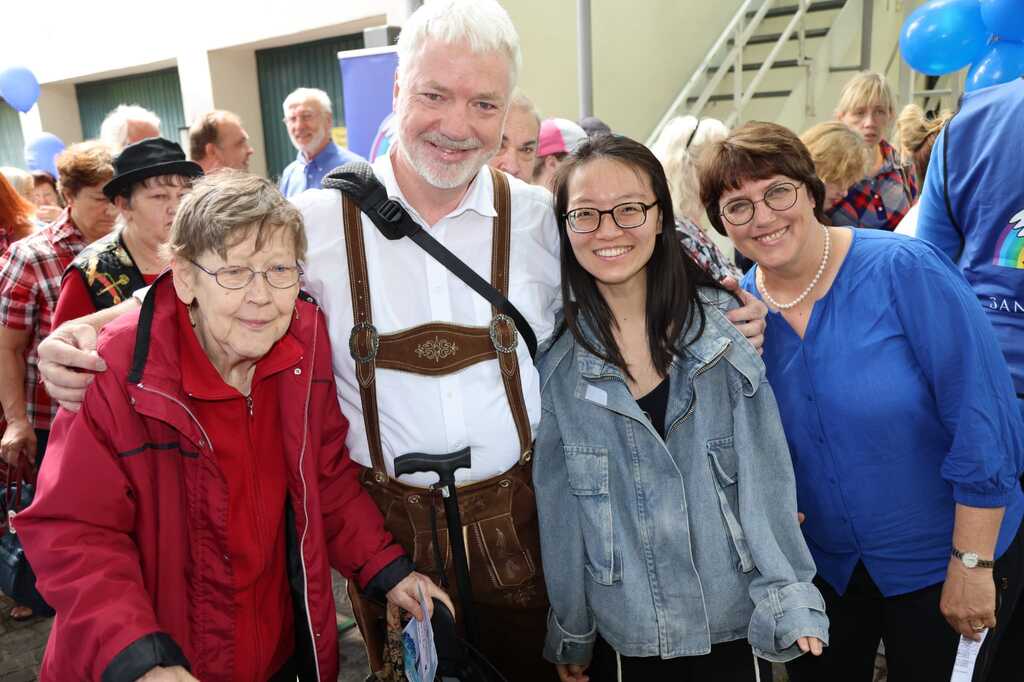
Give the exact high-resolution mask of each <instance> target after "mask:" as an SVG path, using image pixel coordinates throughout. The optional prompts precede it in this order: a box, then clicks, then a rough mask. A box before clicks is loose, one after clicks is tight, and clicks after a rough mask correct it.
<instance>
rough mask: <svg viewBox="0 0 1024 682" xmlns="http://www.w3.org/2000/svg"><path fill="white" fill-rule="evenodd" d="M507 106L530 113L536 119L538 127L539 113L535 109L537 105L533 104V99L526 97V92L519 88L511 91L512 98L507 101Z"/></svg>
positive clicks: (538, 126)
mask: <svg viewBox="0 0 1024 682" xmlns="http://www.w3.org/2000/svg"><path fill="white" fill-rule="evenodd" d="M508 108H509V109H510V110H511V109H516V110H518V111H522V112H523V113H526V114H530V115H531V116H533V118H534V119H536V120H537V128H540V113H539V112H538V111H537V107H536V106H535V105H534V103H533V100H532V99H530V98H529V97H527V96H526V93H525V92H523V91H522V90H520V89H519V88H516V89H515V90H514V91H513V92H512V100H511V101H510V102H509V105H508Z"/></svg>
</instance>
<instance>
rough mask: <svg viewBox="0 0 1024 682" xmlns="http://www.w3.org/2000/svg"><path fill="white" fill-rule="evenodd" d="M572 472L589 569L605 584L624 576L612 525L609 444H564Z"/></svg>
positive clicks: (573, 487)
mask: <svg viewBox="0 0 1024 682" xmlns="http://www.w3.org/2000/svg"><path fill="white" fill-rule="evenodd" d="M562 450H563V451H564V452H565V466H566V468H567V470H568V472H569V492H571V493H572V494H573V495H574V496H575V498H576V503H577V505H578V506H579V511H580V524H581V526H582V528H581V530H582V532H583V546H584V549H585V550H586V557H587V571H588V572H589V573H590V575H591V577H592V578H593V579H594V580H596V581H597V582H598V583H600V584H602V585H612V584H614V583H616V582H619V581H620V580H621V579H622V561H621V560H616V556H615V555H616V554H617V553H618V551H617V548H616V547H615V536H614V533H613V529H612V500H611V495H610V494H609V488H608V448H597V447H590V446H587V445H563V446H562Z"/></svg>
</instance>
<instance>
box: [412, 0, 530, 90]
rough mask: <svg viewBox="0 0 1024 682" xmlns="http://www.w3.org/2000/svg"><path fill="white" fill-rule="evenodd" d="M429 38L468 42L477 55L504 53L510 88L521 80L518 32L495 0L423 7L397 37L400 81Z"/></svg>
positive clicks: (444, 1) (438, 0)
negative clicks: (506, 60)
mask: <svg viewBox="0 0 1024 682" xmlns="http://www.w3.org/2000/svg"><path fill="white" fill-rule="evenodd" d="M428 40H437V41H440V42H442V43H445V44H451V43H458V42H466V43H468V45H469V49H470V50H471V51H472V52H473V53H475V54H480V53H484V52H501V53H503V54H504V55H505V57H506V58H507V59H508V72H509V89H512V88H514V87H515V85H516V82H517V81H518V80H519V69H520V68H521V67H522V63H523V55H522V52H521V51H520V49H519V35H518V34H517V33H516V29H515V26H513V25H512V20H511V19H510V18H509V16H508V12H506V11H505V9H504V8H503V7H502V6H501V5H499V4H498V3H497V2H496V0H434V1H433V2H428V3H427V4H425V5H422V6H420V8H419V9H417V10H416V11H415V12H413V13H412V15H410V16H409V19H408V20H407V21H406V22H405V26H403V27H402V32H401V34H399V36H398V82H399V83H403V82H404V80H405V73H406V70H407V69H408V68H409V65H410V64H412V63H413V62H414V61H415V60H416V58H417V57H418V56H419V55H420V53H421V52H422V51H423V48H424V46H425V45H426V43H427V41H428Z"/></svg>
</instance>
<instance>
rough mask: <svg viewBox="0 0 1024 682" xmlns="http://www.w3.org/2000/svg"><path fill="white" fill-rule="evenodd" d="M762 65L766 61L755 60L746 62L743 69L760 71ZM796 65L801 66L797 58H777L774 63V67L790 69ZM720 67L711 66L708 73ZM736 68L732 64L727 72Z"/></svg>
mask: <svg viewBox="0 0 1024 682" xmlns="http://www.w3.org/2000/svg"><path fill="white" fill-rule="evenodd" d="M762 66H764V62H754V63H752V64H744V65H743V70H744V71H759V70H760V69H761V67H762ZM794 66H800V63H799V62H798V61H797V60H796V59H776V60H775V63H774V64H772V68H773V69H790V68H793V67H794ZM718 68H719V67H717V66H709V67H708V73H709V74H712V73H715V72H716V71H718ZM735 70H736V69H735V68H734V67H732V66H730V67H729V69H728V70H727V71H726V73H732V72H733V71H735Z"/></svg>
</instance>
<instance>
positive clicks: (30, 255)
mask: <svg viewBox="0 0 1024 682" xmlns="http://www.w3.org/2000/svg"><path fill="white" fill-rule="evenodd" d="M84 247H85V240H84V239H83V238H82V233H81V232H79V231H78V228H77V227H75V224H74V223H73V222H72V221H71V214H70V213H69V212H68V211H67V210H65V211H64V213H63V214H61V216H60V218H58V219H57V220H56V221H54V222H53V223H52V224H51V225H50V226H49V227H46V228H44V229H42V230H40V231H38V232H36V233H34V234H32V235H29V236H28V237H25V238H24V239H21V240H19V241H16V242H14V243H13V244H11V246H10V248H8V249H7V252H6V253H4V254H3V257H0V325H2V326H4V327H7V328H8V329H17V330H26V329H27V330H29V339H28V345H27V346H26V353H25V400H26V403H27V412H28V420H29V422H30V423H31V424H32V427H33V428H36V429H42V430H47V429H49V428H50V423H51V421H52V420H53V417H54V415H55V414H56V413H57V404H56V403H55V402H54V401H53V400H51V399H50V396H49V395H47V393H46V389H44V388H43V384H42V382H41V381H40V380H39V370H38V368H37V365H38V363H39V355H38V353H37V349H38V347H39V342H40V341H42V340H43V339H45V338H46V335H47V334H49V333H50V322H51V320H52V318H53V311H54V309H55V308H56V307H57V296H58V295H59V294H60V279H61V276H62V275H63V274H64V268H66V267H67V266H68V264H69V263H71V260H72V259H73V258H74V257H75V256H76V255H77V254H78V252H79V251H81V250H82V249H83V248H84Z"/></svg>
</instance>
